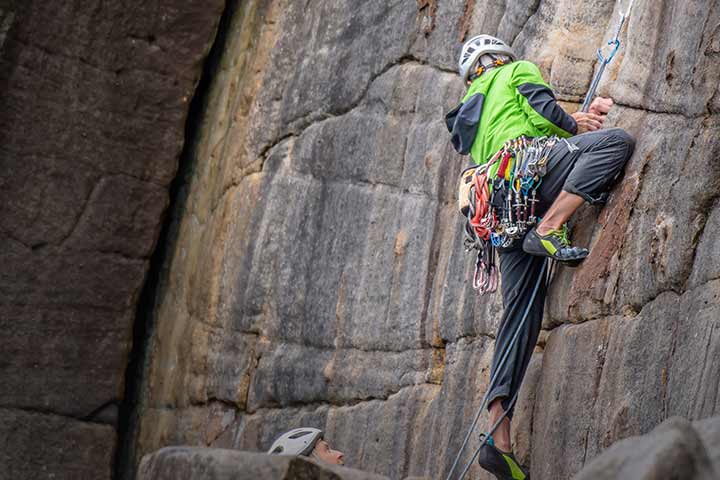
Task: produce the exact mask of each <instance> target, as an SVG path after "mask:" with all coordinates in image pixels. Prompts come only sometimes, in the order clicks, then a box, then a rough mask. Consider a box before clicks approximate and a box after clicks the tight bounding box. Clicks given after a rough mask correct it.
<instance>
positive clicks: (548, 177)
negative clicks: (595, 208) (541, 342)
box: [446, 35, 635, 480]
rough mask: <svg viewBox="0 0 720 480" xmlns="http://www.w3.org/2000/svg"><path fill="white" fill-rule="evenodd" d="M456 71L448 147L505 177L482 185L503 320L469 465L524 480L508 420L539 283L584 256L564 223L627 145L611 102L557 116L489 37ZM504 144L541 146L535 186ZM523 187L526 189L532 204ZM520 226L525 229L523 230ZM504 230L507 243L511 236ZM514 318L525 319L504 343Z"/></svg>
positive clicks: (532, 338) (540, 293)
mask: <svg viewBox="0 0 720 480" xmlns="http://www.w3.org/2000/svg"><path fill="white" fill-rule="evenodd" d="M459 73H460V76H461V77H462V79H463V81H464V82H465V83H466V85H467V87H468V89H467V92H466V94H465V95H464V97H463V99H462V101H461V103H460V105H458V106H457V107H456V108H455V109H453V110H452V111H451V112H450V113H449V114H448V115H447V116H446V123H447V126H448V130H449V131H450V132H451V134H452V143H453V146H454V147H455V149H456V150H458V152H460V153H462V154H468V153H469V154H470V155H471V157H472V160H473V161H474V163H475V164H477V165H483V164H487V163H488V162H491V161H495V163H494V164H490V165H489V168H487V171H488V177H487V178H488V181H492V179H493V178H496V179H499V180H503V179H505V180H507V179H508V178H510V179H511V180H510V183H508V182H501V181H495V182H494V184H493V185H491V186H490V187H489V188H490V191H491V192H492V200H491V201H490V204H491V205H493V208H495V209H496V210H497V211H496V212H495V214H497V217H498V218H502V219H503V222H504V224H503V228H505V230H504V231H500V230H501V229H500V228H498V229H497V230H498V231H497V232H493V233H492V235H495V239H499V240H498V242H499V243H502V245H500V246H499V247H498V248H497V251H498V254H499V258H500V263H499V265H500V278H501V289H502V296H503V305H504V312H503V315H502V320H501V323H500V327H499V331H498V332H497V336H496V342H495V352H494V356H493V362H492V368H491V378H493V377H494V376H496V375H497V381H495V382H494V384H493V385H491V391H490V392H489V396H488V403H487V405H488V408H489V411H490V425H494V424H495V423H496V422H497V421H500V423H499V425H498V427H497V429H496V430H495V432H494V434H493V435H492V438H488V439H487V443H486V444H485V445H484V446H483V447H482V448H481V450H480V454H479V457H478V458H479V462H480V465H481V466H482V467H483V468H484V469H485V470H488V471H489V472H491V473H493V474H494V475H495V476H496V477H497V478H499V479H501V480H504V479H525V478H527V473H526V472H525V471H524V470H523V469H522V468H521V466H520V465H519V464H518V462H517V460H516V459H515V457H514V455H513V453H512V448H511V444H510V421H511V419H512V414H513V408H514V399H515V398H516V394H517V391H518V390H519V389H520V384H521V382H522V379H523V377H524V375H525V371H526V369H527V366H528V363H529V362H530V356H531V354H532V351H533V349H534V347H535V344H536V342H537V339H538V335H539V333H540V328H541V324H542V316H543V309H544V303H545V296H546V290H547V285H546V283H545V282H544V281H543V282H540V281H539V277H540V276H541V272H543V271H545V270H544V266H545V265H544V263H545V262H546V259H547V258H551V259H554V260H557V261H559V262H560V263H563V264H566V265H569V266H576V265H578V264H579V263H580V262H582V261H583V259H584V258H585V257H587V255H588V253H589V251H588V250H587V249H586V248H580V247H576V246H572V245H571V243H570V241H569V239H568V230H567V225H566V222H567V221H568V219H569V218H570V216H571V215H572V214H573V212H575V210H577V209H578V208H579V207H580V206H581V205H582V204H583V203H584V202H588V203H590V204H602V203H604V201H605V200H606V197H607V192H608V191H609V189H610V188H611V187H612V186H613V184H614V183H615V182H616V181H617V180H618V178H619V177H620V176H621V175H622V172H623V169H624V166H625V163H626V162H627V160H628V159H629V158H630V156H631V155H632V152H633V149H634V146H635V142H634V140H633V138H632V137H631V136H630V135H629V134H627V133H626V132H625V131H624V130H622V129H620V128H611V129H603V128H602V126H603V122H604V121H605V118H606V115H607V113H608V112H609V110H610V109H611V107H612V105H613V101H612V100H611V99H609V98H601V97H598V98H596V99H595V100H594V101H593V102H592V104H591V105H590V108H589V111H588V112H577V113H573V114H571V115H570V114H568V113H566V112H565V111H564V110H563V108H562V107H561V106H560V105H559V104H558V103H557V101H556V98H555V95H554V94H553V91H552V90H551V88H550V86H549V85H548V84H547V83H546V82H545V81H544V80H543V78H542V75H541V73H540V70H539V68H538V67H537V66H536V65H535V64H533V63H531V62H529V61H519V60H517V57H516V55H515V52H514V51H513V49H512V48H511V47H509V46H508V45H507V44H505V43H504V42H503V41H502V40H499V39H497V38H494V37H492V36H489V35H478V36H475V37H473V38H472V39H470V40H469V41H468V42H466V43H465V44H464V46H463V48H462V51H461V56H460V61H459ZM516 139H520V140H518V141H516ZM509 141H513V142H515V143H514V144H515V145H516V147H517V145H520V147H519V148H520V149H522V148H523V145H528V144H529V143H530V142H532V141H535V144H536V145H535V146H537V147H539V148H545V150H544V152H545V153H544V155H545V157H543V158H544V160H543V159H540V160H539V161H538V164H537V165H535V166H534V168H535V170H534V171H535V172H536V173H537V172H539V175H542V178H540V179H538V178H537V177H538V175H536V177H535V178H534V179H532V178H530V179H527V178H524V177H522V174H523V173H522V171H520V170H518V169H516V170H512V169H513V164H512V162H513V161H514V160H518V159H520V160H522V159H523V158H525V157H532V155H531V154H530V153H528V151H527V150H525V151H520V150H518V149H517V148H516V150H514V151H513V152H512V154H513V155H514V157H513V156H512V155H510V153H508V152H507V151H506V152H505V154H506V157H507V159H503V158H504V157H502V156H499V155H498V152H500V151H501V150H502V149H503V148H508V147H507V145H509V143H508V142H509ZM511 143H512V142H511ZM504 146H505V147H504ZM536 160H537V159H536ZM540 164H542V167H539V166H538V165H540ZM513 174H517V175H518V178H517V179H515V177H513ZM543 174H544V175H543ZM512 179H515V180H512ZM525 180H528V181H529V183H528V185H529V187H528V189H525V190H524V196H523V195H521V194H519V193H518V192H519V191H520V190H521V188H517V189H515V191H513V188H510V189H509V190H508V189H505V190H502V189H499V188H500V187H502V185H517V186H520V185H523V181H525ZM512 182H516V183H512ZM533 185H534V186H533ZM529 188H534V190H532V192H533V193H532V197H530V195H531V194H530V193H529V192H530V190H529ZM508 195H509V196H510V197H509V198H510V200H509V201H506V200H507V198H508ZM535 195H537V198H535ZM535 200H537V204H536V205H535V204H533V205H532V206H534V208H536V209H535V210H533V213H534V215H535V216H536V217H537V221H535V223H534V224H533V223H532V221H528V217H527V211H529V210H530V209H529V208H528V207H527V205H528V202H530V203H532V202H534V201H535ZM506 205H507V206H509V208H508V207H506ZM523 212H525V213H523ZM518 215H519V216H518ZM524 225H534V226H532V228H528V230H527V231H526V232H523V231H522V228H523V226H524ZM508 232H511V233H514V234H515V235H516V236H515V237H514V238H512V236H509V235H508ZM518 232H520V234H521V235H518ZM511 240H512V241H511ZM536 284H539V285H540V286H539V288H538V287H537V286H536ZM533 289H535V292H536V294H535V295H532V294H531V292H532V291H533ZM530 302H532V304H530ZM527 312H529V313H527ZM522 315H526V316H527V321H525V322H524V324H523V325H524V326H523V328H522V330H521V331H520V333H519V335H518V336H517V337H516V341H515V342H512V341H511V337H513V336H514V332H515V331H516V329H517V327H518V325H519V321H520V317H521V316H522ZM510 347H512V348H510ZM508 348H510V351H509V354H508V355H507V357H506V358H507V361H505V363H504V365H502V368H500V369H499V371H498V363H499V362H498V357H499V356H500V354H501V352H505V350H507V349H508ZM501 418H502V420H500V419H501Z"/></svg>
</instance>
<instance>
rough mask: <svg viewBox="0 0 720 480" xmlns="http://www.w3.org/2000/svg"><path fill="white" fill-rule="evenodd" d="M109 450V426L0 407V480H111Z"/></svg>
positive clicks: (112, 434) (111, 449) (111, 439)
mask: <svg viewBox="0 0 720 480" xmlns="http://www.w3.org/2000/svg"><path fill="white" fill-rule="evenodd" d="M114 450H115V431H114V429H113V428H112V427H110V426H108V425H100V424H97V423H89V422H84V421H79V420H75V419H72V418H67V417H62V416H58V415H52V414H46V413H39V412H29V411H23V410H18V409H7V408H0V472H2V474H1V475H0V476H2V478H7V479H25V478H33V479H47V480H50V479H55V480H74V479H87V480H91V479H93V480H95V479H97V480H103V479H107V480H110V478H112V465H111V462H112V459H113V454H114Z"/></svg>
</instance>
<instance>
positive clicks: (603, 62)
mask: <svg viewBox="0 0 720 480" xmlns="http://www.w3.org/2000/svg"><path fill="white" fill-rule="evenodd" d="M633 3H635V0H630V3H629V4H628V9H627V12H624V13H623V11H622V10H620V21H619V22H618V26H617V29H616V30H615V37H614V38H613V39H612V40H609V41H608V42H607V45H612V47H613V48H612V50H611V51H610V54H609V55H608V56H607V57H606V56H604V55H603V53H602V47H600V48H598V49H597V57H598V61H599V62H600V67H599V68H598V71H597V73H596V74H595V77H594V78H593V80H592V82H591V83H590V88H589V89H588V92H587V94H586V95H585V100H584V101H583V105H582V108H581V109H580V111H582V112H587V111H588V109H589V108H590V103H591V102H592V99H593V97H595V91H596V90H597V87H598V85H599V84H600V79H601V78H602V76H603V73H605V67H606V66H607V65H608V64H609V63H610V62H611V61H612V59H613V57H615V54H616V53H617V51H618V48H620V38H619V37H620V32H621V31H622V28H623V25H625V20H626V19H627V17H628V16H630V11H631V10H632V6H633Z"/></svg>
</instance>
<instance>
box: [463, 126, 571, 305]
mask: <svg viewBox="0 0 720 480" xmlns="http://www.w3.org/2000/svg"><path fill="white" fill-rule="evenodd" d="M557 141H558V138H557V137H555V136H553V137H539V138H526V137H519V138H516V139H513V140H510V141H508V142H506V143H505V146H504V147H503V148H502V149H500V150H499V151H498V152H497V153H496V154H495V155H494V156H493V157H492V159H490V161H489V162H487V163H486V164H484V165H482V166H479V167H471V168H468V169H466V170H464V171H463V172H462V174H461V176H460V186H459V189H458V204H459V207H460V212H461V213H462V214H463V216H465V217H466V218H467V221H466V223H465V234H466V236H467V238H466V240H465V249H466V251H469V250H473V249H475V250H477V259H476V261H475V273H474V274H473V287H474V288H475V289H476V290H477V291H478V293H480V294H481V295H482V294H484V293H492V292H494V291H495V290H497V286H498V279H497V276H498V272H497V267H496V265H495V249H497V248H508V247H510V246H511V245H512V243H513V242H514V241H515V240H517V239H519V238H522V237H523V236H524V235H525V233H526V232H527V231H528V230H529V229H530V228H532V227H533V226H534V225H536V224H537V222H538V220H539V219H538V217H537V216H536V215H535V208H536V204H537V202H538V201H539V200H538V199H537V190H538V188H539V187H540V184H541V183H542V177H543V176H544V175H545V172H546V170H547V161H548V155H549V153H550V149H552V147H553V146H554V145H555V143H556V142H557ZM498 162H499V166H498V168H497V172H496V173H495V175H494V176H492V178H491V177H490V175H489V172H490V171H491V167H492V166H494V165H495V164H496V163H498Z"/></svg>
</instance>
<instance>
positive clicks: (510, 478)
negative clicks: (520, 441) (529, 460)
mask: <svg viewBox="0 0 720 480" xmlns="http://www.w3.org/2000/svg"><path fill="white" fill-rule="evenodd" d="M484 436H485V435H481V436H480V441H482V440H483V437H484ZM478 463H479V464H480V466H481V467H482V468H483V469H484V470H486V471H488V472H490V473H492V474H493V475H495V478H497V479H498V480H530V474H528V473H527V472H526V471H525V470H523V468H522V467H521V466H520V464H519V463H518V461H517V459H516V458H515V455H513V454H512V453H511V452H510V453H508V452H503V451H502V450H498V449H497V448H496V447H495V445H494V443H493V440H492V437H490V438H488V441H487V443H485V445H483V447H482V448H481V449H480V454H479V455H478Z"/></svg>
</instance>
